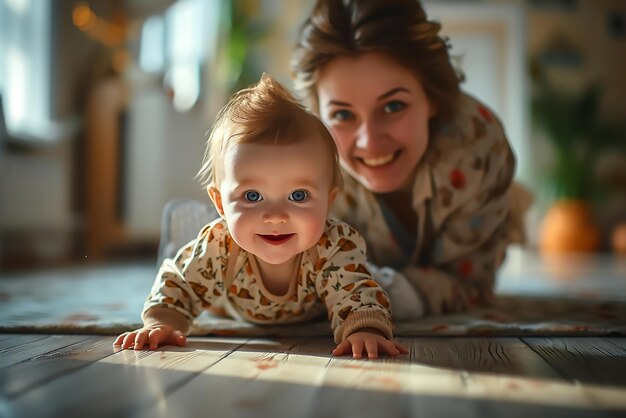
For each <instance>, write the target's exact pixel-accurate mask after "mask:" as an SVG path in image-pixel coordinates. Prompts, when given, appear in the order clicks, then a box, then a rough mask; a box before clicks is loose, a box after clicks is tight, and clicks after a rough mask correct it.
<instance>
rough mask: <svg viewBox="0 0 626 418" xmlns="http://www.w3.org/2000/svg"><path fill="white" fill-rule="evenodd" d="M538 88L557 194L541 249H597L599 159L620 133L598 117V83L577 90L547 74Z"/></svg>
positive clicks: (537, 114)
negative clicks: (557, 84)
mask: <svg viewBox="0 0 626 418" xmlns="http://www.w3.org/2000/svg"><path fill="white" fill-rule="evenodd" d="M537 87H538V89H537V91H536V93H535V94H534V97H533V101H532V115H533V120H534V122H535V126H537V127H538V128H540V129H542V130H543V131H544V132H545V134H546V137H547V138H548V139H549V140H550V142H551V144H552V145H553V149H554V161H553V164H552V166H551V170H550V172H549V178H550V180H551V181H550V184H551V185H552V186H553V192H554V197H555V199H554V202H553V203H552V205H551V206H550V207H549V208H548V210H547V212H546V214H545V216H544V218H543V221H542V224H541V227H540V231H539V247H540V250H542V251H545V252H572V251H595V250H597V249H598V248H599V246H600V230H599V228H598V226H597V224H596V222H595V220H594V216H593V211H592V203H593V201H594V200H595V199H597V198H598V197H599V192H600V190H601V188H600V187H599V184H598V183H597V181H596V179H595V176H594V166H595V160H596V158H597V156H598V154H599V153H600V152H601V151H603V150H606V149H607V148H608V147H610V146H614V145H617V146H619V136H620V135H619V134H618V133H617V132H616V131H615V129H613V128H612V127H610V126H609V125H606V124H603V123H601V122H600V121H599V118H598V108H599V101H600V97H601V88H600V86H599V85H597V84H592V85H590V86H589V87H587V88H585V89H584V90H582V91H581V92H579V93H576V94H575V93H571V92H564V91H561V90H559V89H556V88H554V87H553V86H552V85H551V84H550V83H548V82H547V81H546V79H545V78H543V79H540V80H539V82H538V83H537Z"/></svg>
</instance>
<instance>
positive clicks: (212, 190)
mask: <svg viewBox="0 0 626 418" xmlns="http://www.w3.org/2000/svg"><path fill="white" fill-rule="evenodd" d="M206 191H207V193H208V194H209V197H210V198H211V201H212V202H213V205H214V206H215V209H217V213H219V215H220V217H222V218H223V217H224V207H223V206H222V194H221V193H220V191H219V190H218V188H217V187H215V186H209V187H207V188H206Z"/></svg>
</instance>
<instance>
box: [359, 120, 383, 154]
mask: <svg viewBox="0 0 626 418" xmlns="http://www.w3.org/2000/svg"><path fill="white" fill-rule="evenodd" d="M381 135H382V131H381V126H380V123H378V122H377V121H375V120H367V121H363V123H361V125H360V126H359V129H358V131H357V139H356V147H357V148H361V149H368V148H371V147H372V146H374V145H375V144H376V143H377V142H379V141H378V138H379V137H380V136H381Z"/></svg>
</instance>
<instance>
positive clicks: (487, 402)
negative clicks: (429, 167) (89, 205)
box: [0, 335, 626, 418]
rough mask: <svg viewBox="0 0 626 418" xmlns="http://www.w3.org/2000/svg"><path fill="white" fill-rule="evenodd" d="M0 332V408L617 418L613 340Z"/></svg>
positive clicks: (618, 375)
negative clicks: (384, 350)
mask: <svg viewBox="0 0 626 418" xmlns="http://www.w3.org/2000/svg"><path fill="white" fill-rule="evenodd" d="M112 341H113V337H109V336H106V337H105V336H84V335H82V336H72V335H67V336H61V335H0V361H1V363H0V364H1V365H0V417H3V418H9V417H25V418H36V417H118V418H119V417H196V416H197V417H248V416H255V417H293V418H296V417H331V416H337V417H346V418H349V417H359V418H361V417H385V418H387V417H390V418H391V417H413V416H415V417H417V416H419V417H464V416H468V417H498V416H506V417H518V416H519V417H538V416H540V417H541V416H546V417H547V416H550V417H555V416H556V417H561V416H562V417H583V416H585V417H587V416H588V417H609V416H611V417H612V416H615V417H617V416H622V417H624V416H626V339H625V338H617V337H616V338H521V339H519V338H414V339H402V340H401V341H402V342H403V343H404V344H406V345H407V346H408V347H410V354H408V355H405V356H401V357H399V358H396V359H390V358H383V359H380V360H376V361H368V360H353V359H350V358H345V357H341V358H335V357H332V356H330V355H329V352H330V350H331V349H332V347H333V344H332V341H331V340H330V339H324V338H322V339H310V340H295V339H294V340H291V339H280V340H276V339H267V340H255V339H222V338H192V339H191V340H190V342H189V344H188V346H187V347H184V348H175V347H166V348H164V349H161V350H158V351H137V352H135V351H129V350H124V351H118V350H114V349H113V348H112V346H111V344H112Z"/></svg>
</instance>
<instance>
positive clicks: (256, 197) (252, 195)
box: [243, 190, 263, 202]
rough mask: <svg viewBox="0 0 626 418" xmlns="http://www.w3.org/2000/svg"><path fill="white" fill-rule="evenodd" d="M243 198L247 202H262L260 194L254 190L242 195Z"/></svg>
mask: <svg viewBox="0 0 626 418" xmlns="http://www.w3.org/2000/svg"><path fill="white" fill-rule="evenodd" d="M243 198H244V199H246V200H247V201H248V202H259V201H261V200H263V196H261V193H259V192H257V191H256V190H248V191H247V192H245V193H244V194H243Z"/></svg>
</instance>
